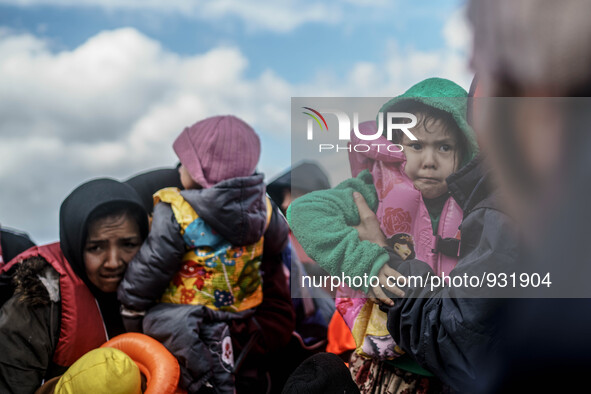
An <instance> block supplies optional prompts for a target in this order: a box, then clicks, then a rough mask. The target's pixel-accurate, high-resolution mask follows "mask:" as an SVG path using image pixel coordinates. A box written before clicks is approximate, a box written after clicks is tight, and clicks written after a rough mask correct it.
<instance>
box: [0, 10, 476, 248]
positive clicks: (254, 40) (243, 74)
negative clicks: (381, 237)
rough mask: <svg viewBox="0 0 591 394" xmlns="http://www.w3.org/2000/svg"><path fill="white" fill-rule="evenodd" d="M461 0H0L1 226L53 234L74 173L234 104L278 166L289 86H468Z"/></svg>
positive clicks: (154, 158) (148, 146)
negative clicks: (435, 81)
mask: <svg viewBox="0 0 591 394" xmlns="http://www.w3.org/2000/svg"><path fill="white" fill-rule="evenodd" d="M464 7H465V1H464V0H431V1H415V0H325V1H320V2H318V1H308V0H300V1H295V0H278V1H269V0H266V1H263V0H246V1H245V0H187V1H185V0H166V1H164V0H162V1H158V0H0V223H2V225H3V226H5V227H12V228H18V229H22V230H24V231H26V232H28V233H29V234H30V235H31V237H32V238H33V240H34V241H35V242H37V243H46V242H51V241H55V240H57V238H58V209H59V205H60V203H61V201H62V200H63V198H64V197H65V196H66V195H67V194H68V193H69V192H70V191H71V190H72V189H73V188H74V187H76V185H78V184H80V183H81V182H83V181H85V180H87V179H90V178H93V177H101V176H110V177H115V178H118V179H125V178H127V177H129V176H130V175H133V174H136V173H138V172H141V171H142V170H146V169H150V168H156V167H163V166H171V165H174V164H175V163H176V161H175V155H174V152H173V150H172V147H171V146H172V142H173V141H174V139H175V137H176V136H177V135H178V134H179V133H180V132H181V131H182V129H183V128H184V127H185V126H188V125H190V124H192V123H194V122H196V121H197V120H200V119H202V118H204V117H208V116H212V115H217V114H228V113H232V114H235V115H237V116H239V117H242V118H243V119H244V120H246V121H247V122H249V123H251V124H252V125H253V126H254V127H255V129H256V130H257V131H258V133H259V134H260V136H261V140H262V146H263V151H262V157H261V161H260V163H259V169H260V171H262V172H263V173H265V174H266V177H267V179H272V178H273V177H274V176H276V175H277V174H279V173H280V172H281V171H282V170H283V169H285V168H286V167H288V166H289V165H290V164H291V162H290V153H291V151H290V101H291V97H317V96H322V97H333V96H338V97H343V96H361V97H365V96H368V97H373V96H378V97H390V96H394V95H398V94H400V93H402V92H403V91H404V90H405V89H407V88H408V87H410V86H411V85H412V84H413V83H415V82H418V81H419V80H421V79H423V78H426V77H430V76H439V77H445V78H450V79H452V80H454V81H456V82H458V83H459V84H460V85H462V86H464V87H465V88H468V86H469V83H470V80H471V78H472V76H471V74H470V71H469V70H468V68H467V66H466V64H467V57H468V54H469V48H470V45H471V37H470V31H469V29H468V27H467V24H466V22H465V18H464Z"/></svg>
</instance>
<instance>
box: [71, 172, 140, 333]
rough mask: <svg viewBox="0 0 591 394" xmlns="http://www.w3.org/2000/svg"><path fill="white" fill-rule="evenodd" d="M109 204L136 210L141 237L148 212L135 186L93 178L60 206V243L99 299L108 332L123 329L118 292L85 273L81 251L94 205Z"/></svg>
mask: <svg viewBox="0 0 591 394" xmlns="http://www.w3.org/2000/svg"><path fill="white" fill-rule="evenodd" d="M111 204H116V206H118V207H120V206H129V207H130V208H131V209H132V210H136V211H138V213H139V214H138V215H133V216H134V217H136V216H137V218H138V219H137V220H138V227H139V230H140V235H141V237H142V240H143V239H145V238H146V236H147V234H148V216H147V213H146V211H145V209H144V206H143V204H142V201H141V199H140V198H139V196H138V194H137V193H136V192H135V190H134V189H133V188H132V187H131V186H129V185H127V184H125V183H122V182H119V181H116V180H114V179H107V178H101V179H94V180H91V181H88V182H86V183H84V184H82V185H80V186H78V187H77V188H76V189H74V191H72V192H71V193H70V195H69V196H68V197H66V199H65V200H64V202H63V203H62V206H61V208H60V246H61V250H62V253H63V254H64V256H65V258H66V259H67V260H68V262H69V263H70V265H71V266H72V269H73V270H74V272H75V273H76V274H77V275H78V276H79V277H80V278H81V279H82V280H83V281H84V283H86V285H87V286H88V288H89V289H90V291H91V292H92V294H93V295H94V297H95V298H96V300H97V301H98V303H99V307H100V309H101V313H102V315H103V320H104V322H105V326H106V327H107V332H108V334H109V336H110V337H111V336H114V335H117V334H119V333H122V332H123V324H122V322H121V317H120V315H119V302H118V301H117V293H116V292H114V293H104V292H102V291H100V290H99V289H98V288H97V287H96V286H94V285H93V284H92V283H91V282H90V280H89V279H88V276H87V275H86V268H85V266H84V257H83V251H84V246H85V244H86V238H87V236H88V224H89V223H88V219H89V218H90V217H91V215H92V214H93V212H95V211H96V210H97V209H99V208H102V207H104V206H108V205H111Z"/></svg>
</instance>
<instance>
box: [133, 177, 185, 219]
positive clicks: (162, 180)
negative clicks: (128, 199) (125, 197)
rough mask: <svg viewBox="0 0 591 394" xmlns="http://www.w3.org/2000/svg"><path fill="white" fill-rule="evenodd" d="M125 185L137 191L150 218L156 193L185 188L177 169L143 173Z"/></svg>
mask: <svg viewBox="0 0 591 394" xmlns="http://www.w3.org/2000/svg"><path fill="white" fill-rule="evenodd" d="M125 183H127V184H128V185H130V186H131V187H133V188H134V189H135V191H136V192H137V194H138V195H139V196H140V198H141V199H142V203H143V204H144V208H145V209H146V211H147V212H148V213H149V214H150V216H152V212H153V211H154V197H153V195H154V193H156V192H157V191H158V190H160V189H164V188H165V187H178V188H179V189H182V188H183V184H182V183H181V178H180V175H179V170H178V169H177V168H158V169H155V170H149V171H146V172H142V173H140V174H137V175H134V176H132V177H131V178H129V179H128V180H126V181H125Z"/></svg>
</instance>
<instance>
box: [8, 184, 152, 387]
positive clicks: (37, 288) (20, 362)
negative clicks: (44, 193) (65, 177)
mask: <svg viewBox="0 0 591 394" xmlns="http://www.w3.org/2000/svg"><path fill="white" fill-rule="evenodd" d="M147 232H148V221H147V213H146V211H145V209H144V208H143V206H142V202H141V200H140V198H139V196H138V195H137V193H136V192H135V191H134V190H133V188H132V187H131V186H129V185H126V184H123V183H121V182H118V181H115V180H112V179H95V180H92V181H89V182H87V183H84V184H83V185H81V186H79V187H78V188H76V189H75V190H74V191H73V192H72V193H71V194H70V195H69V196H68V197H67V198H66V199H65V200H64V202H63V203H62V206H61V208H60V242H59V243H58V242H56V243H53V244H49V245H44V246H40V247H35V248H31V249H29V250H28V251H26V252H24V253H22V254H21V255H20V256H17V258H15V259H14V260H13V262H12V264H19V266H18V268H17V270H16V275H15V281H16V291H15V294H14V296H13V297H12V298H11V299H10V300H9V301H8V302H7V303H6V304H4V306H3V307H2V309H0V338H1V340H0V392H2V393H5V392H18V393H32V392H34V391H35V390H36V389H37V388H38V387H39V386H40V385H41V383H42V381H43V380H47V379H49V378H52V377H54V376H57V375H60V374H62V373H63V372H64V371H65V370H66V369H67V367H68V366H70V365H71V364H72V363H73V362H74V361H76V360H77V359H78V358H79V357H80V356H82V355H83V354H85V353H86V352H88V351H90V350H92V349H94V348H97V347H99V346H100V345H101V344H103V343H104V342H105V341H107V340H108V339H109V338H111V337H113V336H116V335H118V334H121V333H123V332H124V328H123V323H122V321H121V316H120V314H119V302H118V301H117V292H116V291H117V287H118V286H119V282H120V281H121V279H122V278H123V274H124V273H125V269H126V267H127V263H128V262H129V261H130V260H131V258H132V257H133V256H134V255H135V254H136V252H137V251H138V250H139V247H140V246H141V243H142V242H143V240H144V239H145V237H146V235H147ZM10 266H11V264H9V265H7V266H6V267H4V268H3V269H10Z"/></svg>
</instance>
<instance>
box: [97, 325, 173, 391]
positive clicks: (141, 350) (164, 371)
mask: <svg viewBox="0 0 591 394" xmlns="http://www.w3.org/2000/svg"><path fill="white" fill-rule="evenodd" d="M101 347H112V348H115V349H119V350H121V351H123V352H125V353H126V354H127V355H128V356H129V357H131V359H132V360H133V361H134V362H135V363H136V364H137V366H138V367H139V369H140V372H141V373H142V374H143V375H144V376H145V377H146V391H145V394H174V393H185V391H184V390H182V389H180V388H178V383H179V377H180V374H181V370H180V367H179V363H178V361H177V360H176V358H175V357H174V356H173V355H172V354H171V353H170V352H169V351H168V350H167V349H166V348H165V347H164V346H163V345H162V344H161V343H160V342H158V341H157V340H155V339H154V338H151V337H149V336H147V335H144V334H140V333H136V332H128V333H126V334H121V335H118V336H116V337H114V338H111V339H110V340H109V341H107V342H105V343H104V344H103V345H102V346H101Z"/></svg>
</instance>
